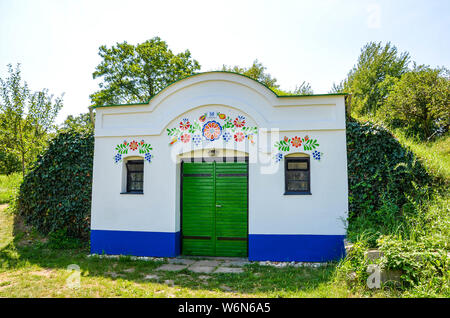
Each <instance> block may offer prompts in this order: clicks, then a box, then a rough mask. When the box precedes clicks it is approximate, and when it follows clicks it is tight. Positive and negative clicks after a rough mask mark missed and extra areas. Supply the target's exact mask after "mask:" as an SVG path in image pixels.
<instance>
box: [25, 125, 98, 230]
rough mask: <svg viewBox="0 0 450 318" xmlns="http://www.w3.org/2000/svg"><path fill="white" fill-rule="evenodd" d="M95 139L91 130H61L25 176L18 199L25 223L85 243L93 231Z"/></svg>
mask: <svg viewBox="0 0 450 318" xmlns="http://www.w3.org/2000/svg"><path fill="white" fill-rule="evenodd" d="M93 153H94V137H93V132H92V130H90V129H81V128H69V129H65V130H61V131H59V132H58V133H57V135H56V136H55V137H54V138H53V139H52V140H51V141H50V142H49V145H48V148H47V149H46V150H45V151H44V153H43V154H42V155H40V156H39V157H38V159H37V160H36V161H35V162H34V163H33V164H32V166H31V167H30V170H29V172H28V173H27V174H26V175H25V177H24V180H23V183H22V185H21V187H20V191H19V195H18V198H17V209H18V212H19V213H20V214H21V215H22V216H23V217H24V219H25V222H26V223H27V224H29V225H32V226H34V227H35V228H36V229H37V230H38V231H39V232H41V233H43V234H48V233H52V232H53V233H61V232H60V231H64V233H65V234H67V235H68V236H70V237H74V238H83V239H86V238H87V237H88V233H89V227H90V210H91V187H92V163H93Z"/></svg>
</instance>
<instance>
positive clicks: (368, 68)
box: [335, 42, 410, 115]
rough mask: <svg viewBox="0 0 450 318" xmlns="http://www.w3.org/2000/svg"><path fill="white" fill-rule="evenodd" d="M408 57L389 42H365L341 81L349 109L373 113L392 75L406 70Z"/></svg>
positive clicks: (396, 75)
mask: <svg viewBox="0 0 450 318" xmlns="http://www.w3.org/2000/svg"><path fill="white" fill-rule="evenodd" d="M409 59H410V58H409V53H407V52H403V53H401V54H399V53H398V51H397V48H396V47H395V46H394V45H391V43H390V42H388V43H387V44H386V45H384V46H382V44H381V42H380V43H374V42H370V43H368V44H366V45H365V46H364V47H363V48H362V50H361V54H360V56H359V58H358V63H357V64H356V65H355V66H354V67H353V69H352V70H351V71H350V72H349V74H348V76H347V78H346V80H345V81H344V83H343V86H344V91H345V92H347V93H351V94H352V106H351V107H352V110H353V111H355V112H356V114H358V115H366V114H368V115H375V113H376V112H377V110H378V109H379V108H380V106H381V105H383V103H384V101H385V99H386V98H387V96H388V94H389V90H390V89H391V88H392V86H393V84H394V82H395V79H399V78H400V77H401V76H402V75H403V74H404V73H405V72H407V71H408V63H409ZM339 88H340V87H336V88H335V89H339Z"/></svg>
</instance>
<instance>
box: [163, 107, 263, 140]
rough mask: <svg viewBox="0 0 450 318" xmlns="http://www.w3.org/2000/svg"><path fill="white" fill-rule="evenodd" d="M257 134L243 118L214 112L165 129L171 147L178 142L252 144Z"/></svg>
mask: <svg viewBox="0 0 450 318" xmlns="http://www.w3.org/2000/svg"><path fill="white" fill-rule="evenodd" d="M257 133H258V127H256V126H248V125H247V122H246V118H245V116H243V115H237V116H236V117H234V116H233V117H232V116H229V115H227V114H225V113H221V112H216V111H209V112H206V113H204V114H202V115H200V116H199V117H198V119H195V120H192V121H191V120H190V119H189V118H183V119H182V120H181V121H180V122H179V124H178V126H177V127H173V128H168V129H167V135H168V136H169V137H171V141H170V144H171V145H173V144H174V143H176V142H178V141H181V142H182V143H185V144H186V143H190V142H191V143H193V145H194V146H200V145H201V144H202V143H203V141H206V142H212V141H216V140H223V141H224V142H230V141H231V142H233V141H234V142H243V141H244V140H245V139H247V140H248V141H249V142H250V143H251V144H254V143H255V135H256V134H257Z"/></svg>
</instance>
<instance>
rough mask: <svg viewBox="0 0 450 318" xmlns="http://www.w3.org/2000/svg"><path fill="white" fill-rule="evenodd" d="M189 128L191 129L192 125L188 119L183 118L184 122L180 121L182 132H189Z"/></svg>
mask: <svg viewBox="0 0 450 318" xmlns="http://www.w3.org/2000/svg"><path fill="white" fill-rule="evenodd" d="M189 127H191V123H190V122H189V120H188V119H187V118H183V120H182V121H180V129H181V130H188V129H189Z"/></svg>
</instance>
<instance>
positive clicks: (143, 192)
mask: <svg viewBox="0 0 450 318" xmlns="http://www.w3.org/2000/svg"><path fill="white" fill-rule="evenodd" d="M120 194H144V192H120Z"/></svg>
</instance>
